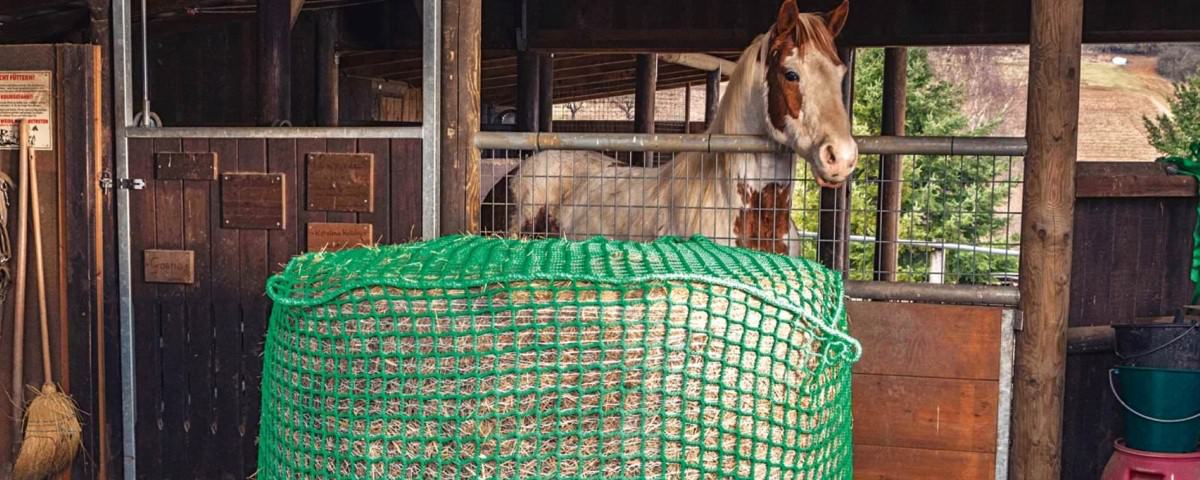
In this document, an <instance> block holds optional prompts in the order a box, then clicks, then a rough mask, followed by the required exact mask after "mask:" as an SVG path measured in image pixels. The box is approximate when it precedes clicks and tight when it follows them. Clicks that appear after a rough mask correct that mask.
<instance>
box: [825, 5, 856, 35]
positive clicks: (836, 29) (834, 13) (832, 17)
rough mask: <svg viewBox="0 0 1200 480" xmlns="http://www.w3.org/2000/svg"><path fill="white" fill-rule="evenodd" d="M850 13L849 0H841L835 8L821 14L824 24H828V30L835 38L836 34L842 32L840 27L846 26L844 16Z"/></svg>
mask: <svg viewBox="0 0 1200 480" xmlns="http://www.w3.org/2000/svg"><path fill="white" fill-rule="evenodd" d="M849 14H850V0H842V4H841V5H838V6H837V8H834V9H833V10H830V11H828V12H825V13H823V14H821V17H822V18H824V19H825V24H826V25H828V26H829V32H830V33H832V34H833V36H834V38H837V36H838V34H840V33H842V27H845V26H846V17H847V16H849Z"/></svg>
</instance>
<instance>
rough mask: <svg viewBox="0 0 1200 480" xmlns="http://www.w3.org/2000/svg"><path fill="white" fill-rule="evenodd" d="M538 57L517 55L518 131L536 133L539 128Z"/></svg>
mask: <svg viewBox="0 0 1200 480" xmlns="http://www.w3.org/2000/svg"><path fill="white" fill-rule="evenodd" d="M540 72H541V69H540V67H539V66H538V55H537V54H536V53H533V52H529V51H525V52H520V53H518V54H517V131H518V132H536V131H537V127H538V73H540Z"/></svg>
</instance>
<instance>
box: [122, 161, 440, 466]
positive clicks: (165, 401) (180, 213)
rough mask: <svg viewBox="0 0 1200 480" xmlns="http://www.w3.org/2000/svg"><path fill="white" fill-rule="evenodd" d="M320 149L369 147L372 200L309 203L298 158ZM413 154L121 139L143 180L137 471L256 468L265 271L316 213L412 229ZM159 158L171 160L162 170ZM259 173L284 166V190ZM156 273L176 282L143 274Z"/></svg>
mask: <svg viewBox="0 0 1200 480" xmlns="http://www.w3.org/2000/svg"><path fill="white" fill-rule="evenodd" d="M170 152H186V153H191V154H194V155H187V156H171V155H166V154H168V153H170ZM324 152H330V153H365V154H370V155H372V156H373V159H374V188H373V192H372V194H373V199H372V201H371V202H370V203H373V210H372V211H370V212H361V211H358V212H356V211H318V210H315V209H312V208H310V202H312V201H314V200H315V198H314V197H313V196H311V195H309V194H308V193H309V192H307V191H306V189H305V186H306V183H307V182H306V179H307V178H308V177H309V171H308V165H309V163H308V161H307V159H308V157H309V155H310V154H320V153H324ZM420 158H421V143H420V141H419V140H386V139H362V140H353V139H349V140H343V139H329V140H324V139H307V138H305V139H270V140H263V139H211V140H210V139H203V138H199V139H197V138H187V139H133V140H131V142H130V172H131V175H132V176H133V177H135V178H143V179H146V188H145V189H144V190H141V191H136V192H134V193H133V197H134V200H133V209H132V212H131V214H132V218H133V219H134V223H133V232H132V236H133V255H134V259H133V261H134V264H133V268H132V270H133V288H134V309H135V310H134V311H135V324H136V332H135V335H136V338H137V342H136V343H137V348H136V356H137V388H138V412H137V413H138V423H137V455H138V477H139V478H147V479H180V478H206V479H242V478H247V477H248V476H249V475H251V474H253V473H254V471H255V469H256V458H257V450H256V449H257V445H256V438H257V435H258V418H259V379H260V373H261V368H262V356H261V355H262V344H263V340H264V334H265V329H266V326H267V318H268V314H269V311H270V307H271V302H270V300H269V299H268V298H267V297H266V295H264V288H265V285H266V280H267V278H268V276H269V275H271V274H273V273H275V272H277V271H279V270H280V269H281V268H282V267H283V266H284V265H285V264H286V263H287V262H288V260H289V259H290V258H291V257H292V256H293V255H295V254H298V253H300V252H303V251H306V250H307V247H306V246H307V244H308V241H309V237H308V234H307V228H308V227H309V226H310V225H312V224H314V223H346V224H358V225H360V226H361V225H369V226H370V228H371V230H372V234H371V237H372V238H373V239H374V240H375V242H377V243H401V242H407V241H409V240H412V239H419V238H420V236H421V231H420V225H421V205H420V196H421V171H420V170H421V162H420ZM181 161H182V162H186V163H185V164H180V163H178V162H181ZM164 162H173V163H171V165H172V167H171V168H167V169H166V170H169V171H168V172H166V173H164V167H163V166H162V165H163V164H164ZM210 162H215V163H216V168H215V169H212V170H210V169H207V168H205V166H206V165H209V164H210ZM183 165H187V166H186V167H184V166H183ZM239 174H241V175H239ZM244 174H258V175H244ZM262 174H280V175H282V176H281V177H274V178H279V179H281V180H282V185H283V188H282V192H281V194H282V201H281V202H280V201H279V198H278V197H275V198H274V200H275V203H274V204H272V199H271V198H268V195H267V194H266V193H264V192H279V190H278V189H277V187H278V185H273V184H271V183H270V178H271V177H266V176H264V175H262ZM181 178H182V179H181ZM258 180H265V183H263V182H259V181H258ZM239 185H241V186H239ZM271 195H274V194H271ZM280 207H281V209H282V211H280ZM337 208H339V209H341V210H359V208H357V207H356V208H343V207H342V206H338V207H337ZM247 212H248V215H243V214H244V213H247ZM277 221H278V222H279V223H280V224H281V225H279V226H278V227H276V226H275V222H277ZM226 222H230V223H226ZM255 222H258V223H260V224H261V226H262V227H263V228H257V227H255V226H253V225H251V224H253V223H255ZM230 227H240V228H230ZM345 227H347V228H354V227H350V226H345ZM153 250H167V251H170V252H168V253H165V254H162V253H155V252H151V253H152V255H166V256H165V257H161V258H165V260H163V263H160V265H166V266H167V267H171V266H172V265H176V264H180V265H186V264H187V263H189V262H190V263H191V264H192V265H193V268H191V269H190V270H191V271H192V273H193V274H192V275H190V278H188V277H189V276H188V275H182V276H181V277H179V278H176V276H175V275H174V274H173V273H172V272H177V271H179V270H188V269H186V268H183V269H175V268H159V269H155V268H151V269H146V265H145V262H146V261H147V259H150V260H154V259H155V258H160V257H152V256H147V253H146V252H147V251H153ZM179 251H184V252H191V253H177V252H179ZM172 256H174V258H175V260H171V257H172ZM189 256H190V260H189V259H188V257H189ZM172 262H177V263H172ZM148 274H149V275H150V277H147V275H148ZM159 276H165V277H167V278H165V281H167V282H172V283H153V282H151V281H152V280H156V277H159ZM189 280H190V281H189ZM159 281H164V279H159Z"/></svg>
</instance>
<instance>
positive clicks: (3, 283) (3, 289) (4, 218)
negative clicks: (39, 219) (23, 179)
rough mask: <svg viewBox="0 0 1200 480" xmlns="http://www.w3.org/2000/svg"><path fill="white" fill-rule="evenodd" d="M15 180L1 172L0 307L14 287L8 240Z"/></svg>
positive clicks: (10, 249)
mask: <svg viewBox="0 0 1200 480" xmlns="http://www.w3.org/2000/svg"><path fill="white" fill-rule="evenodd" d="M12 191H13V180H12V177H9V176H8V175H7V174H5V173H4V172H0V203H2V204H3V205H2V206H0V207H2V208H0V305H3V304H4V303H5V302H7V301H8V288H9V286H11V285H12V280H13V278H12V269H10V268H9V266H8V262H9V260H11V259H12V243H10V241H9V238H8V209H9V206H10V205H12Z"/></svg>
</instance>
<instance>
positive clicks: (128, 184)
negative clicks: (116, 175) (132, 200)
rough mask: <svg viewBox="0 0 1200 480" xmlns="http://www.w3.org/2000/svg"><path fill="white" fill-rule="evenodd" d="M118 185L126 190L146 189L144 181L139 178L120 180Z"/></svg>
mask: <svg viewBox="0 0 1200 480" xmlns="http://www.w3.org/2000/svg"><path fill="white" fill-rule="evenodd" d="M120 185H121V188H124V189H126V190H141V189H144V188H146V181H145V180H142V179H140V178H122V179H121V184H120Z"/></svg>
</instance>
